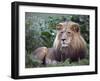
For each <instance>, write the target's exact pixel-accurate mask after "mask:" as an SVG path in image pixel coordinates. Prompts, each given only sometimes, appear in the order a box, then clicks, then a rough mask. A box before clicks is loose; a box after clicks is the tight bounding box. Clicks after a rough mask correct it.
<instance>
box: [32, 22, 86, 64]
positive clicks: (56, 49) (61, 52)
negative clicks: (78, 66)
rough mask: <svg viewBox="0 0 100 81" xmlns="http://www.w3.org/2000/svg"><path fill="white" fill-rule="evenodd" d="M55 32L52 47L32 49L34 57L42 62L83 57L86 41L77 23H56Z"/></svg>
mask: <svg viewBox="0 0 100 81" xmlns="http://www.w3.org/2000/svg"><path fill="white" fill-rule="evenodd" d="M56 28H57V34H56V38H55V40H54V44H53V47H52V48H47V47H40V48H37V49H36V50H35V51H34V53H33V54H34V57H35V59H38V60H39V61H40V62H41V63H43V64H46V65H47V64H56V63H57V62H61V61H65V60H66V59H68V58H69V59H70V62H71V61H78V60H80V59H83V58H85V55H86V42H85V40H84V39H83V37H82V36H81V34H80V27H79V24H77V23H75V22H72V21H68V22H62V23H59V24H58V25H57V27H56Z"/></svg>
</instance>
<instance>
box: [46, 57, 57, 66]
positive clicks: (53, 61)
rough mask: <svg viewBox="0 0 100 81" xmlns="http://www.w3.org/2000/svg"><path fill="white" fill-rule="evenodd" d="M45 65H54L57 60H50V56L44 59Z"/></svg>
mask: <svg viewBox="0 0 100 81" xmlns="http://www.w3.org/2000/svg"><path fill="white" fill-rule="evenodd" d="M45 63H46V65H56V64H57V63H58V62H57V61H56V60H52V59H50V58H46V59H45Z"/></svg>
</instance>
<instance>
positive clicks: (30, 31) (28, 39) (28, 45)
mask: <svg viewBox="0 0 100 81" xmlns="http://www.w3.org/2000/svg"><path fill="white" fill-rule="evenodd" d="M63 21H73V22H77V23H79V25H80V30H81V34H82V36H83V38H84V39H85V41H86V42H87V47H88V49H89V16H88V15H70V14H54V13H31V12H26V13H25V49H26V56H25V65H26V67H28V68H29V67H38V66H39V67H41V66H42V65H40V64H38V63H37V62H36V61H33V60H32V59H30V55H31V53H32V52H33V51H34V50H35V49H36V48H38V47H42V46H46V47H52V46H53V41H54V39H55V36H56V25H57V24H58V23H59V22H63ZM68 62H69V61H68V60H67V61H65V62H63V63H62V62H61V63H59V64H57V65H56V66H63V65H67V66H69V65H84V64H89V51H88V55H87V57H86V58H85V59H83V60H82V61H80V63H79V64H78V63H71V64H69V63H68ZM50 66H55V65H50Z"/></svg>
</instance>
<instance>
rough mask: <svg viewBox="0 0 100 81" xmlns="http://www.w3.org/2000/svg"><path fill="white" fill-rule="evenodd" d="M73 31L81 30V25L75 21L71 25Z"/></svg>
mask: <svg viewBox="0 0 100 81" xmlns="http://www.w3.org/2000/svg"><path fill="white" fill-rule="evenodd" d="M71 29H72V31H74V32H79V31H80V26H79V24H77V23H74V24H73V25H72V27H71Z"/></svg>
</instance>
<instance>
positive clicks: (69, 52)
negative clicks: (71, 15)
mask: <svg viewBox="0 0 100 81" xmlns="http://www.w3.org/2000/svg"><path fill="white" fill-rule="evenodd" d="M66 29H70V30H71V32H73V37H72V41H71V42H70V45H69V46H68V47H66V48H62V47H61V44H60V41H61V40H60V36H59V31H58V32H57V35H56V38H55V40H54V44H53V47H54V48H56V49H58V50H60V51H61V52H62V53H64V54H65V55H66V58H71V59H72V60H77V59H78V58H84V57H85V54H86V42H85V40H84V39H83V37H82V36H81V34H80V28H79V25H78V24H77V23H74V22H71V21H70V22H68V23H67V26H66Z"/></svg>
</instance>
